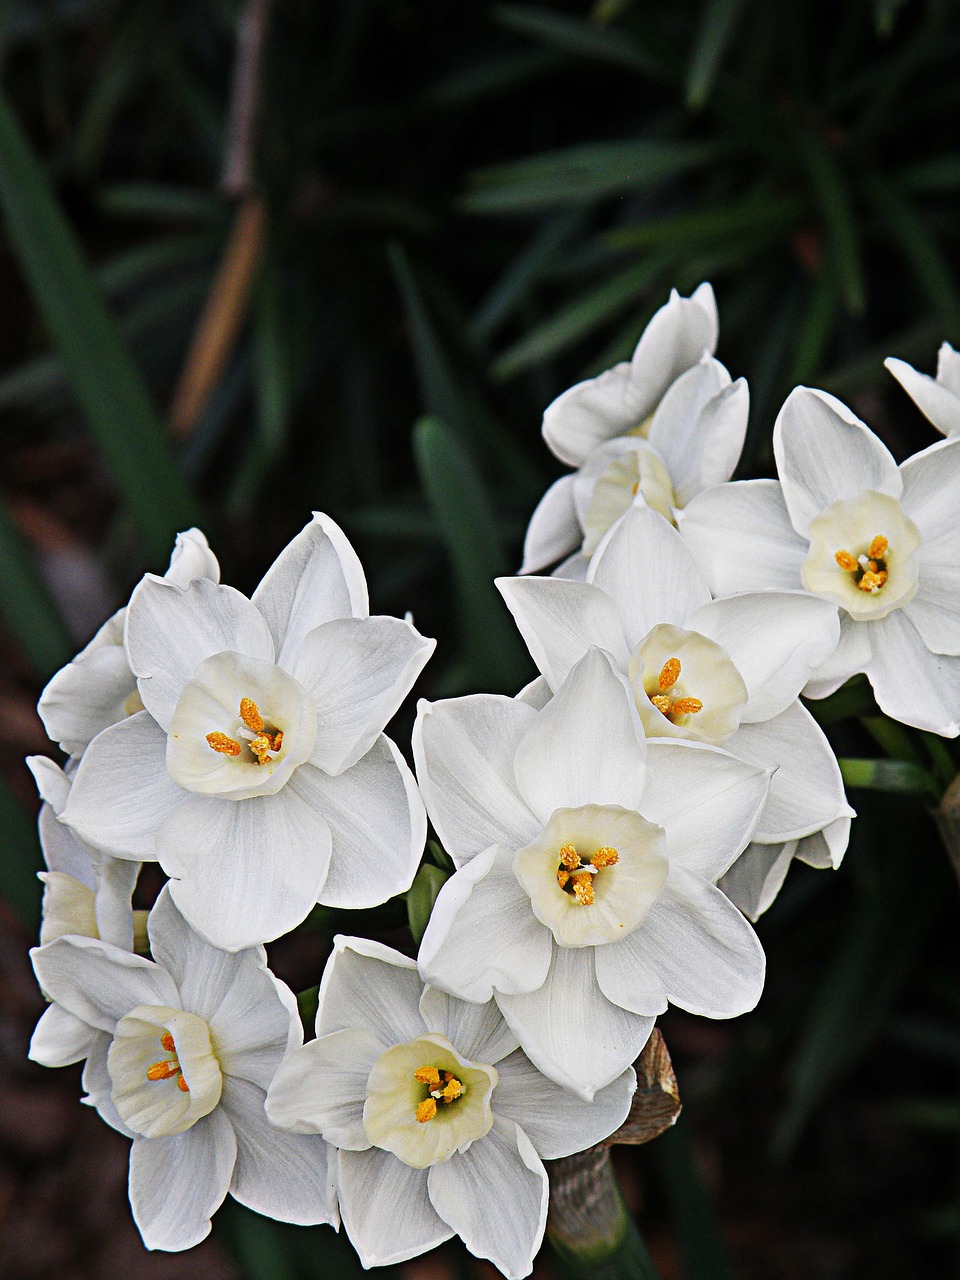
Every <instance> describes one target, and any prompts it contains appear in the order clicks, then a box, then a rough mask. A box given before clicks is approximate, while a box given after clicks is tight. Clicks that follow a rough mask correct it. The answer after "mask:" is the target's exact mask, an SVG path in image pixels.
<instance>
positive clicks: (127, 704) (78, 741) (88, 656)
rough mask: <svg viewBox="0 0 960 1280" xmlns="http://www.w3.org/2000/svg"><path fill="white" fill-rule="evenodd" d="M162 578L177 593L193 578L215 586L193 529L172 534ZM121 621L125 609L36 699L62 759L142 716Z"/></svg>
mask: <svg viewBox="0 0 960 1280" xmlns="http://www.w3.org/2000/svg"><path fill="white" fill-rule="evenodd" d="M163 576H164V578H165V579H166V580H167V581H168V582H175V583H176V584H177V586H180V587H185V586H186V585H187V583H188V582H192V581H193V579H194V578H208V579H209V580H210V581H211V582H219V581H220V566H219V565H218V564H217V560H216V557H215V556H214V554H213V552H212V551H211V550H210V547H209V546H208V544H207V540H206V538H205V537H204V536H203V534H202V533H201V532H200V530H199V529H188V530H187V531H186V532H185V533H178V534H177V540H176V544H175V546H174V548H173V555H172V556H171V557H170V567H169V569H167V572H166V573H165V574H164V575H163ZM126 615H127V611H126V609H118V610H117V612H116V613H115V614H114V615H113V616H112V617H111V618H108V619H107V621H106V622H105V623H104V624H103V626H102V627H101V628H100V630H99V631H98V632H97V634H96V635H95V636H94V637H93V639H92V640H91V641H90V643H89V644H88V645H87V647H86V648H85V649H83V650H81V652H80V653H78V654H77V656H76V657H75V658H74V659H73V661H72V662H68V663H67V665H66V666H65V667H63V668H62V670H60V671H58V672H57V674H56V675H55V676H54V677H53V679H52V680H51V681H50V682H49V684H48V685H47V687H46V688H45V689H44V691H43V693H42V694H41V695H40V702H39V705H38V707H37V710H38V711H39V713H40V719H41V720H42V721H43V725H44V728H45V729H46V731H47V733H48V734H49V736H50V737H51V738H52V739H53V740H54V742H57V743H59V744H60V747H61V748H62V749H63V750H64V751H66V752H67V754H68V755H72V756H79V755H82V754H83V752H84V751H85V750H86V748H87V747H88V746H89V744H90V742H91V741H92V740H93V739H94V738H95V737H96V736H97V734H98V733H100V732H101V730H103V729H106V728H108V726H110V725H112V724H116V723H117V722H118V721H120V720H124V719H126V717H127V716H131V715H134V714H135V713H136V712H137V711H142V710H143V703H142V702H141V701H140V695H139V693H138V692H137V678H136V676H135V675H134V674H133V672H132V671H131V670H130V663H129V662H128V661H127V655H126V653H125V651H124V648H123V624H124V620H125V619H126Z"/></svg>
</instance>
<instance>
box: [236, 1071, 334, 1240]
mask: <svg viewBox="0 0 960 1280" xmlns="http://www.w3.org/2000/svg"><path fill="white" fill-rule="evenodd" d="M265 1097H266V1094H265V1093H264V1090H263V1089H261V1088H258V1087H257V1085H255V1084H250V1083H249V1082H248V1081H246V1080H233V1079H231V1078H230V1077H229V1076H225V1077H224V1081H223V1096H222V1099H221V1104H220V1105H221V1106H222V1107H223V1109H224V1110H225V1111H226V1113H227V1116H228V1117H229V1119H230V1123H231V1124H232V1125H233V1130H234V1133H235V1134H236V1138H237V1162H236V1164H235V1165H234V1169H233V1179H232V1181H231V1183H230V1194H231V1195H232V1196H233V1198H234V1199H235V1200H239V1201H240V1203H241V1204H245V1205H246V1206H247V1208H248V1209H253V1210H254V1211H255V1212H256V1213H262V1214H264V1215H265V1216H266V1217H268V1218H274V1219H277V1220H278V1221H280V1222H296V1223H299V1224H300V1225H301V1226H311V1225H313V1224H314V1223H318V1222H329V1223H334V1224H338V1223H339V1221H340V1219H339V1216H338V1214H337V1193H336V1187H335V1185H334V1178H333V1168H332V1166H333V1164H334V1163H335V1160H336V1157H335V1156H334V1155H333V1151H332V1148H330V1147H329V1146H328V1145H327V1143H326V1142H324V1140H323V1138H321V1137H320V1136H319V1135H318V1134H302V1133H285V1132H284V1131H283V1130H281V1129H276V1128H274V1126H273V1125H272V1124H271V1123H270V1121H269V1120H268V1119H267V1114H266V1112H265V1111H264V1109H263V1103H264V1098H265Z"/></svg>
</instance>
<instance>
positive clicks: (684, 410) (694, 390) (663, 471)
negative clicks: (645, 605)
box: [521, 284, 749, 578]
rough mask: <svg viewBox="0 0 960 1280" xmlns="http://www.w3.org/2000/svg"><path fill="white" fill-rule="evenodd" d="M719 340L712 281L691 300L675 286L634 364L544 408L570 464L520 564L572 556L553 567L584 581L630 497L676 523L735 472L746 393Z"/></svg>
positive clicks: (547, 432)
mask: <svg viewBox="0 0 960 1280" xmlns="http://www.w3.org/2000/svg"><path fill="white" fill-rule="evenodd" d="M716 342H717V309H716V304H715V302H714V298H713V290H712V289H711V288H710V286H709V285H708V284H702V285H701V286H700V288H699V289H697V290H696V292H695V293H694V294H693V295H692V297H690V298H681V297H680V296H679V295H678V294H677V293H676V291H674V292H673V293H672V294H671V295H670V300H669V302H667V303H666V305H665V306H663V307H661V308H660V310H659V311H658V312H657V313H656V315H655V316H654V317H653V319H652V320H651V321H650V323H649V325H648V326H647V328H646V329H645V331H644V333H643V335H642V337H641V338H640V342H639V343H638V344H637V349H636V351H635V352H634V355H633V359H632V360H631V361H630V362H629V363H624V364H619V365H617V366H616V367H615V368H613V369H609V370H607V372H606V373H603V374H601V375H600V377H599V378H591V379H590V380H589V381H587V382H581V383H578V384H577V386H575V387H571V388H570V390H569V391H565V392H564V393H563V395H562V396H559V397H558V399H556V400H555V401H554V402H553V404H551V405H550V406H549V407H548V408H547V410H546V412H545V413H544V415H543V434H544V438H545V439H546V442H547V444H548V445H549V446H550V448H551V449H552V450H553V452H554V453H555V454H556V455H557V457H558V458H560V459H561V460H562V461H563V462H567V463H569V464H570V465H571V466H574V467H576V468H577V471H576V472H575V473H574V474H573V475H570V476H564V477H563V478H562V479H560V480H558V481H557V482H556V483H555V484H553V485H552V486H551V487H550V488H549V489H548V490H547V492H546V493H545V494H544V496H543V498H542V500H541V502H540V504H539V506H538V507H537V509H536V511H535V512H534V513H533V517H532V519H531V521H530V527H529V529H528V530H527V536H526V540H525V545H524V555H523V567H522V569H521V572H523V573H529V572H534V571H536V570H538V569H543V568H545V567H546V566H547V565H549V564H552V563H554V561H557V560H560V559H562V558H563V557H569V559H567V560H565V561H564V563H563V564H562V565H561V566H560V568H559V569H558V570H557V572H558V573H560V574H562V575H563V576H564V577H577V578H582V577H583V575H584V573H585V571H586V565H587V563H588V560H589V557H590V556H591V555H592V554H593V552H594V550H595V549H596V547H597V544H598V543H599V542H600V539H601V538H602V537H603V535H604V534H605V533H606V531H607V530H608V529H609V528H610V526H611V525H612V524H613V523H614V522H615V521H616V520H617V519H619V517H620V516H622V515H623V513H624V512H625V511H626V510H627V508H628V507H629V506H630V503H631V501H632V500H633V496H634V494H636V493H638V492H639V493H642V494H643V496H644V499H645V500H646V502H647V504H648V506H651V507H653V508H654V509H655V510H657V511H659V512H660V513H661V514H662V515H663V516H665V517H666V518H667V519H668V520H672V519H673V513H674V511H675V510H676V509H678V508H680V507H683V506H684V505H685V504H686V503H687V502H689V501H690V499H691V498H692V497H693V495H694V494H696V493H699V492H700V491H701V489H704V488H707V487H708V486H710V485H714V484H719V483H721V482H722V481H724V480H728V479H729V478H730V476H731V475H732V474H733V470H734V468H735V467H736V465H737V460H738V459H739V457H740V452H741V450H742V448H743V438H744V433H745V431H746V427H747V413H748V409H749V395H748V392H747V385H746V383H745V382H744V380H743V379H742V378H741V379H739V380H738V381H737V382H734V383H731V381H730V375H729V374H728V373H727V371H726V369H725V368H724V367H723V365H722V364H720V363H719V361H717V360H714V359H713V358H712V352H713V350H714V347H715V346H716ZM571 553H573V554H572V555H571Z"/></svg>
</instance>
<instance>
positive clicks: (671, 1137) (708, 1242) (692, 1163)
mask: <svg viewBox="0 0 960 1280" xmlns="http://www.w3.org/2000/svg"><path fill="white" fill-rule="evenodd" d="M653 1151H654V1154H655V1155H656V1156H658V1157H659V1160H660V1168H661V1171H662V1173H663V1177H664V1181H665V1183H666V1189H667V1199H668V1201H669V1204H670V1216H671V1218H672V1220H673V1225H674V1230H675V1232H676V1236H677V1242H678V1244H679V1246H680V1255H681V1257H682V1259H683V1276H684V1280H732V1274H733V1273H732V1272H731V1270H730V1263H729V1261H728V1259H727V1248H726V1245H725V1244H724V1241H723V1236H722V1234H721V1232H720V1226H719V1223H718V1222H717V1217H716V1213H715V1211H714V1208H713V1205H712V1204H711V1203H710V1196H709V1194H708V1192H707V1188H706V1186H705V1185H704V1181H703V1175H702V1174H701V1173H700V1170H699V1168H698V1167H697V1161H696V1155H695V1153H694V1151H693V1148H692V1146H691V1142H690V1134H689V1120H688V1118H687V1117H685V1116H682V1115H681V1117H680V1119H679V1120H678V1121H677V1123H676V1124H675V1125H674V1127H673V1128H672V1129H669V1130H668V1131H667V1132H666V1133H664V1134H662V1135H661V1137H660V1138H659V1139H658V1140H657V1142H656V1144H655V1145H654V1147H653Z"/></svg>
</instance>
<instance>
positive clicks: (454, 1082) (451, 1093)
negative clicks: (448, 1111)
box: [443, 1076, 463, 1102]
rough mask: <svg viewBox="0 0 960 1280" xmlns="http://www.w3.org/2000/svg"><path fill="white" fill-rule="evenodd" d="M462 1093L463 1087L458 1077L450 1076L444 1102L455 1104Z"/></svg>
mask: <svg viewBox="0 0 960 1280" xmlns="http://www.w3.org/2000/svg"><path fill="white" fill-rule="evenodd" d="M461 1093H463V1085H462V1084H461V1083H460V1081H459V1080H458V1079H457V1078H456V1076H450V1079H449V1080H448V1081H447V1083H446V1085H445V1086H444V1090H443V1100H444V1102H453V1100H454V1098H459V1097H460V1095H461Z"/></svg>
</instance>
